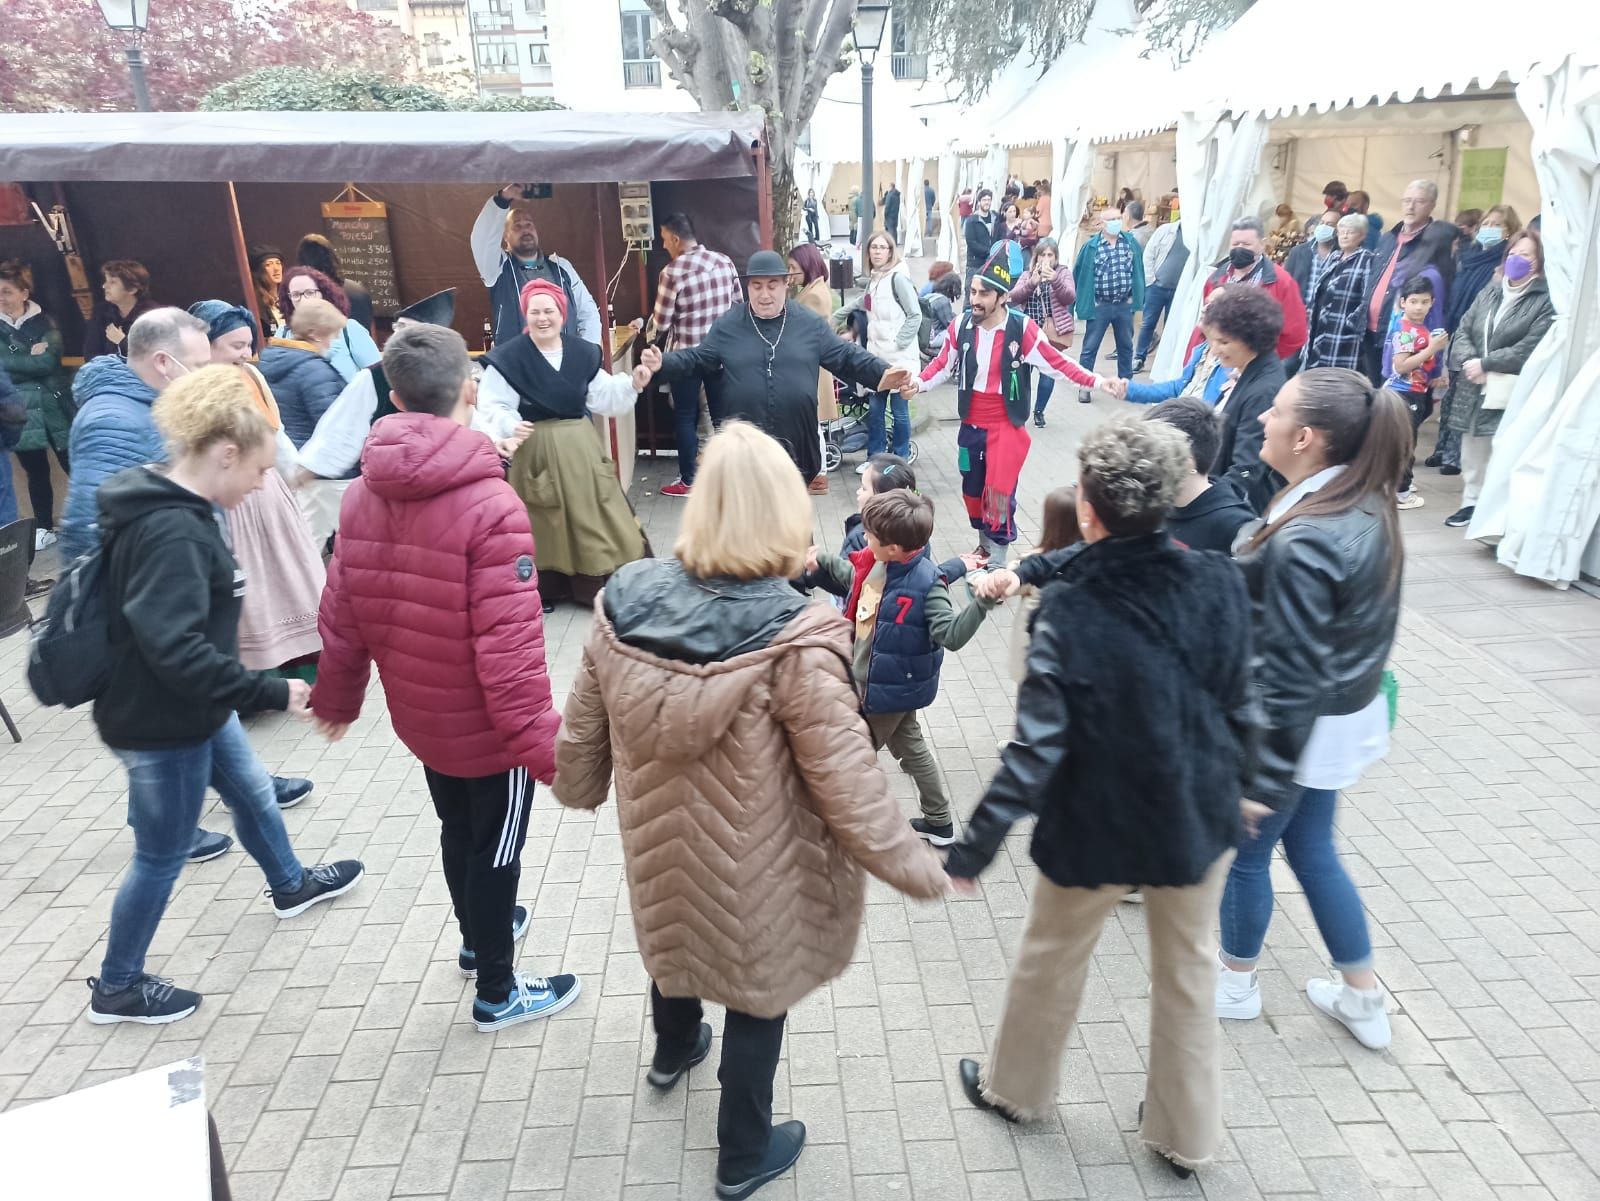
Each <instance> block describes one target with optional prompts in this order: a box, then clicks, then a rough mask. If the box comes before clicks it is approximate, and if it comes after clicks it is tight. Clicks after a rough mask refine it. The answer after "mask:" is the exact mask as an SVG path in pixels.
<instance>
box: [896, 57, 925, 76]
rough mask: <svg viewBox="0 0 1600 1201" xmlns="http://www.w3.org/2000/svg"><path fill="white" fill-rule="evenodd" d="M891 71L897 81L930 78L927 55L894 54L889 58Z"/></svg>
mask: <svg viewBox="0 0 1600 1201" xmlns="http://www.w3.org/2000/svg"><path fill="white" fill-rule="evenodd" d="M889 70H890V71H891V72H893V74H894V77H895V78H896V79H926V78H928V56H927V55H926V54H894V55H890V57H889Z"/></svg>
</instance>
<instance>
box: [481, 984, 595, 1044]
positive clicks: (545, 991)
mask: <svg viewBox="0 0 1600 1201" xmlns="http://www.w3.org/2000/svg"><path fill="white" fill-rule="evenodd" d="M581 991H582V986H581V985H580V984H579V983H578V978H577V977H576V976H571V975H561V976H550V977H548V978H546V977H543V976H539V977H533V976H524V975H523V974H522V973H521V972H518V973H517V976H516V983H515V984H514V985H513V986H512V989H511V995H510V996H509V997H507V998H506V999H505V1000H504V1001H501V1002H500V1003H499V1004H498V1005H491V1004H489V1002H487V1001H485V1000H482V999H481V998H480V999H478V1000H476V1001H474V1002H473V1003H472V1024H473V1025H474V1026H476V1027H477V1028H478V1029H479V1030H500V1029H503V1028H504V1027H506V1026H515V1025H518V1024H519V1023H522V1022H531V1021H533V1020H534V1019H535V1018H547V1017H549V1016H550V1015H551V1014H553V1013H560V1012H561V1011H562V1010H563V1009H565V1008H566V1007H567V1006H568V1005H571V1004H572V1003H573V1002H574V1001H576V1000H577V999H578V993H579V992H581Z"/></svg>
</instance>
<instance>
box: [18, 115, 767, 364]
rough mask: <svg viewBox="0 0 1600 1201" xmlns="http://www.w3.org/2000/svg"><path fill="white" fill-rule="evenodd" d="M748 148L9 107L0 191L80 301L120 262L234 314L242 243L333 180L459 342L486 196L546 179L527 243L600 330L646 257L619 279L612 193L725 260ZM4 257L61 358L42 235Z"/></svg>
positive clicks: (705, 131)
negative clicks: (566, 275) (16, 206)
mask: <svg viewBox="0 0 1600 1201" xmlns="http://www.w3.org/2000/svg"><path fill="white" fill-rule="evenodd" d="M764 139H765V134H764V131H763V125H762V119H761V117H760V115H759V114H755V115H752V114H749V113H602V114H596V113H575V112H568V111H555V112H547V113H433V112H424V113H392V112H385V113H324V112H290V113H233V112H223V113H209V112H206V113H24V114H10V115H8V116H7V117H6V120H5V135H4V138H3V139H0V180H14V181H19V182H23V186H24V188H25V190H26V191H27V192H28V194H29V196H30V197H31V198H32V199H33V201H34V202H35V203H36V204H37V205H38V206H39V207H40V208H41V209H44V210H49V209H50V208H51V207H52V206H55V205H58V204H59V205H61V206H63V207H64V208H65V210H66V212H67V213H68V214H69V215H70V217H71V221H72V226H73V229H74V231H75V233H76V236H77V239H78V250H79V253H80V254H81V256H82V259H83V261H84V263H85V265H86V267H87V268H88V278H89V282H90V285H91V287H93V288H95V291H96V296H98V288H97V285H98V271H97V268H98V265H99V264H100V263H102V262H105V261H107V260H110V259H116V258H132V259H138V260H139V261H141V262H143V263H144V264H145V265H146V266H147V267H149V268H150V270H151V275H152V277H153V288H152V291H153V294H154V297H155V299H156V300H157V301H161V302H166V303H174V304H189V303H192V302H193V301H195V300H198V299H202V298H205V297H212V296H216V297H222V298H225V299H234V300H239V301H241V302H244V303H247V304H251V305H252V306H253V305H254V293H253V289H252V288H251V286H250V282H249V270H248V266H247V263H246V261H245V259H246V251H247V247H249V246H252V245H256V244H271V245H276V246H278V247H279V248H280V249H282V250H283V252H284V253H285V254H286V255H287V256H288V257H289V260H290V261H292V258H293V254H294V246H295V244H296V243H297V242H298V241H299V238H300V236H301V235H302V234H304V233H307V232H312V231H321V229H322V221H321V207H320V206H321V203H322V202H323V201H327V200H332V199H333V198H334V196H335V193H336V192H337V191H338V190H339V189H338V188H337V187H334V186H332V185H342V184H345V183H349V182H353V183H355V184H357V185H358V186H359V188H360V190H361V191H362V192H363V193H365V194H366V195H368V196H370V197H372V198H374V199H376V200H381V201H384V202H385V203H386V204H387V205H388V206H389V226H390V237H391V241H392V244H393V248H394V260H395V266H396V275H397V283H398V287H399V291H400V293H401V296H402V299H403V300H404V301H405V302H407V303H409V302H410V301H412V300H415V299H418V298H420V297H422V296H425V295H427V294H428V293H430V292H434V291H437V290H438V289H440V288H445V287H450V286H452V285H454V286H455V287H457V288H458V289H459V292H458V296H457V315H456V327H457V329H459V330H460V331H461V332H462V333H463V334H464V335H465V336H467V337H468V339H469V340H472V341H475V340H476V338H477V336H478V333H479V331H480V330H481V329H482V326H483V320H484V318H485V317H486V316H487V315H488V300H487V295H486V293H485V290H484V288H483V286H482V284H481V283H480V282H479V281H478V280H477V278H476V272H475V271H474V269H473V262H472V255H471V251H470V249H469V247H468V245H467V235H468V232H469V231H470V229H471V227H472V222H473V218H474V217H475V216H476V215H477V212H478V210H479V208H480V207H481V206H482V204H483V202H484V200H485V199H486V198H487V196H488V195H489V193H490V192H491V191H492V190H493V189H494V188H496V187H498V186H499V185H500V184H501V183H504V182H505V181H507V180H528V181H535V182H539V183H549V184H552V185H554V189H553V194H552V195H551V197H550V198H549V199H543V200H535V201H533V202H532V204H533V206H534V207H535V210H536V212H537V215H538V219H539V224H540V229H541V236H542V240H543V241H544V243H545V246H546V247H547V248H548V249H549V250H551V251H552V252H554V253H558V254H562V255H564V256H565V257H566V258H568V259H569V260H571V261H572V263H573V265H574V266H575V267H576V268H577V269H578V271H579V273H580V274H581V275H582V276H583V277H584V281H585V282H586V283H587V285H588V287H589V290H590V291H591V292H592V293H593V294H594V295H595V297H596V300H597V302H598V303H599V304H600V307H601V314H602V318H604V313H605V299H604V296H605V293H606V284H607V282H608V281H609V280H610V279H611V278H612V277H613V275H614V274H617V273H619V272H620V273H621V274H622V275H623V276H625V277H627V278H623V279H621V280H619V282H618V285H617V292H616V295H615V301H614V303H615V307H616V316H617V321H618V323H619V324H620V323H623V322H625V321H626V320H628V319H629V318H630V317H632V316H636V315H640V314H641V313H642V312H643V310H644V305H645V301H646V299H647V297H648V295H649V288H650V287H651V286H653V277H654V274H655V273H656V272H657V271H658V270H659V267H660V265H661V263H662V262H664V261H665V259H664V255H662V254H661V252H660V251H653V252H652V253H651V255H650V256H649V260H650V261H649V263H648V271H644V270H641V271H638V272H621V271H620V269H621V266H622V263H623V255H624V251H625V244H624V242H623V238H622V227H621V209H620V204H619V198H618V192H617V184H618V182H620V181H627V180H633V181H646V182H649V183H650V184H651V185H652V200H653V202H654V209H655V212H656V214H657V215H658V216H660V215H664V214H666V213H670V212H675V211H684V212H688V213H689V214H690V215H691V216H692V217H693V218H695V220H696V224H697V226H698V227H699V228H700V229H701V230H702V232H703V237H704V241H705V242H706V244H707V245H710V246H712V247H713V248H715V249H718V250H721V251H723V252H724V253H727V254H729V255H731V256H732V257H733V258H734V259H735V261H737V262H742V261H743V260H744V258H745V257H746V256H748V255H749V254H750V253H751V252H752V251H754V250H755V249H757V248H758V247H760V246H765V245H769V244H770V241H771V236H772V204H771V189H770V182H769V175H768V171H767V159H766V152H765V151H766V147H765V140H764ZM12 255H19V256H20V257H23V258H26V259H29V260H31V261H33V263H34V266H35V273H36V275H37V276H39V277H41V278H40V284H41V287H40V293H41V297H40V298H41V303H44V304H45V307H46V308H47V310H49V311H51V312H52V313H53V314H54V315H55V316H56V318H57V320H58V321H60V322H61V324H62V325H63V328H64V332H65V333H66V335H67V345H68V347H69V348H71V347H73V346H75V345H76V344H77V339H76V338H75V337H74V329H73V328H72V327H73V324H74V322H75V320H76V318H77V311H76V309H77V306H75V305H73V304H72V303H71V302H70V300H69V299H67V297H66V296H64V295H62V294H61V293H63V292H70V285H69V284H68V283H67V273H66V270H65V268H64V267H63V266H62V265H61V260H60V256H59V255H57V254H56V253H55V251H54V248H53V247H51V245H50V241H49V239H48V237H47V236H46V235H45V233H44V231H43V230H42V229H41V227H39V226H38V225H34V226H31V227H27V226H21V227H19V226H11V227H0V257H10V256H12ZM50 260H54V262H51V261H50ZM52 293H54V294H55V295H52ZM62 301H66V303H64V304H63V303H62Z"/></svg>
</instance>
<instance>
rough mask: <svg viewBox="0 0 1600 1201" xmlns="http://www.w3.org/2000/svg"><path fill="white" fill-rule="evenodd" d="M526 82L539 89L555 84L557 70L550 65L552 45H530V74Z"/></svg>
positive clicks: (543, 43) (544, 43)
mask: <svg viewBox="0 0 1600 1201" xmlns="http://www.w3.org/2000/svg"><path fill="white" fill-rule="evenodd" d="M525 78H526V81H527V82H528V83H530V84H533V85H535V86H537V87H546V88H547V87H549V86H551V85H552V84H553V83H555V70H554V68H552V67H551V65H550V43H549V42H529V43H528V74H527V76H526V77H525Z"/></svg>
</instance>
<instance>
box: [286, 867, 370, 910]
mask: <svg viewBox="0 0 1600 1201" xmlns="http://www.w3.org/2000/svg"><path fill="white" fill-rule="evenodd" d="M366 871H367V869H366V868H364V867H362V866H361V863H360V861H359V860H356V859H341V860H339V861H338V862H337V863H319V864H317V866H316V867H308V868H306V872H305V875H303V876H302V877H301V878H300V887H299V888H297V889H295V890H294V891H293V892H273V891H272V890H271V889H268V890H267V893H268V895H269V896H271V897H272V910H273V912H274V913H276V914H277V915H278V916H279V917H294V916H295V915H296V914H299V913H304V912H305V911H306V910H307V909H310V908H311V906H313V905H317V904H320V903H321V902H323V901H331V900H333V898H334V897H337V896H341V895H342V894H344V893H347V892H349V891H350V890H351V889H352V888H354V887H355V886H356V885H357V884H358V883H359V882H360V880H361V877H362V876H363V875H365V874H366Z"/></svg>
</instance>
